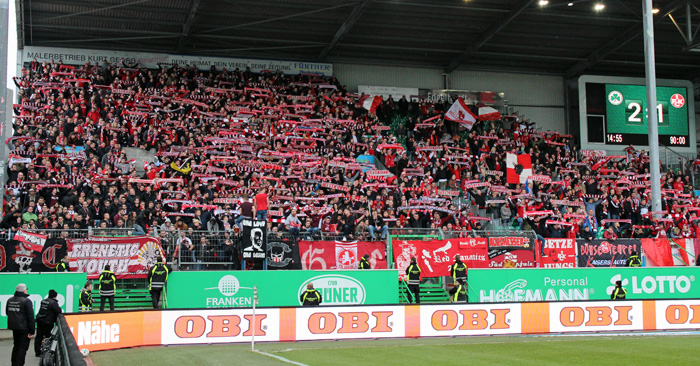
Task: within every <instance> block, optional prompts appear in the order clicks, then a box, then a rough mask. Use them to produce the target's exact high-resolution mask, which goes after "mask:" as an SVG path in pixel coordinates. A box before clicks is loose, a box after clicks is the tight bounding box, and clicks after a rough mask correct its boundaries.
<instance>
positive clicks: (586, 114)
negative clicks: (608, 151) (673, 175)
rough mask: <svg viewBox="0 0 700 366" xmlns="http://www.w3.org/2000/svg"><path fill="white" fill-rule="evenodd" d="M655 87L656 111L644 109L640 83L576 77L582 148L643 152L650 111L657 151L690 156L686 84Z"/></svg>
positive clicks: (689, 106)
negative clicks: (663, 149) (662, 149)
mask: <svg viewBox="0 0 700 366" xmlns="http://www.w3.org/2000/svg"><path fill="white" fill-rule="evenodd" d="M657 83H658V85H657V88H656V106H652V107H651V108H649V105H648V103H647V89H646V86H645V80H644V79H640V78H619V77H604V76H588V75H587V76H582V77H581V78H580V79H579V115H580V117H581V119H580V122H581V123H580V132H581V145H582V148H583V149H604V148H605V147H606V146H607V147H609V148H613V147H614V146H618V148H620V147H622V146H627V145H630V144H632V145H634V146H635V148H638V149H648V147H649V123H648V122H649V121H648V116H649V112H650V111H651V113H655V114H656V117H657V121H658V128H659V130H658V131H659V143H660V144H661V145H665V146H668V147H671V148H673V149H674V150H677V151H688V152H690V151H693V152H694V151H695V143H696V142H695V118H694V117H695V108H694V101H693V92H694V91H693V86H692V83H690V82H689V81H682V80H659V81H658V82H657ZM689 96H690V98H689Z"/></svg>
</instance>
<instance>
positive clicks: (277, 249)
mask: <svg viewBox="0 0 700 366" xmlns="http://www.w3.org/2000/svg"><path fill="white" fill-rule="evenodd" d="M267 269H301V257H300V255H299V244H298V243H297V241H296V240H294V239H292V238H289V237H288V236H284V237H280V238H275V237H274V236H272V237H269V238H268V243H267Z"/></svg>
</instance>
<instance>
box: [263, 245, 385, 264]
mask: <svg viewBox="0 0 700 366" xmlns="http://www.w3.org/2000/svg"><path fill="white" fill-rule="evenodd" d="M299 251H300V252H301V268H302V269H304V270H307V269H317V270H318V269H357V267H359V265H360V258H362V257H363V256H364V255H365V254H369V265H370V267H372V269H386V268H387V259H386V255H385V253H386V244H385V243H384V242H383V241H355V242H338V241H306V240H302V241H299ZM269 265H270V263H269V262H268V266H269Z"/></svg>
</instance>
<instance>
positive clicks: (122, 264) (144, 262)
mask: <svg viewBox="0 0 700 366" xmlns="http://www.w3.org/2000/svg"><path fill="white" fill-rule="evenodd" d="M66 244H67V245H68V255H69V256H70V257H71V259H72V260H71V261H70V270H71V271H72V272H85V273H87V277H88V278H89V279H95V278H98V277H99V276H100V273H102V271H104V267H105V265H107V264H109V266H110V267H111V270H112V272H114V274H115V275H116V276H117V278H119V279H121V278H146V277H147V276H148V270H149V268H151V266H153V265H154V264H155V263H156V259H157V258H158V256H160V257H161V258H163V260H164V261H165V256H164V253H163V248H162V247H161V246H160V240H159V239H158V238H154V237H151V236H132V237H121V238H114V237H90V238H87V239H67V240H66Z"/></svg>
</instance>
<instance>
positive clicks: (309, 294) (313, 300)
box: [299, 283, 323, 306]
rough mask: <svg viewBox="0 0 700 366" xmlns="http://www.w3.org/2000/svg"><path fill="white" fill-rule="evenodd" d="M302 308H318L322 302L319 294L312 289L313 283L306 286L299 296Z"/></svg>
mask: <svg viewBox="0 0 700 366" xmlns="http://www.w3.org/2000/svg"><path fill="white" fill-rule="evenodd" d="M299 299H300V300H301V305H302V306H319V305H321V302H323V297H322V296H321V293H320V292H318V290H316V289H315V288H314V284H313V283H308V284H306V291H304V292H303V293H302V294H301V296H299Z"/></svg>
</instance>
